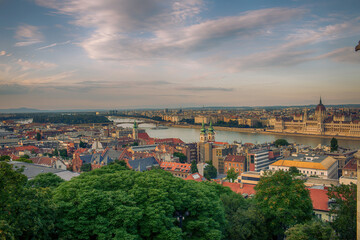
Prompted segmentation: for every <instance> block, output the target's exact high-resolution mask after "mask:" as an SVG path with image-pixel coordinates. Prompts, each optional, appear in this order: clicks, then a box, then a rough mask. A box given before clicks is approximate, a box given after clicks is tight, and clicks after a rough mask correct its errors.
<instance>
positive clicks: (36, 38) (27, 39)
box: [15, 24, 43, 47]
mask: <svg viewBox="0 0 360 240" xmlns="http://www.w3.org/2000/svg"><path fill="white" fill-rule="evenodd" d="M15 38H16V39H18V40H19V42H17V43H15V46H16V47H24V46H29V45H32V44H36V43H41V42H42V41H43V35H42V33H41V32H40V30H39V28H38V27H36V26H32V25H28V24H24V25H21V26H19V27H18V28H17V29H16V33H15Z"/></svg>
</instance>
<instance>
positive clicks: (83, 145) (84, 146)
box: [79, 140, 87, 148]
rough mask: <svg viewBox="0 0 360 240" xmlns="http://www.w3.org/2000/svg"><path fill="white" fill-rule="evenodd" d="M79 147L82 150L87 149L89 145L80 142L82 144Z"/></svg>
mask: <svg viewBox="0 0 360 240" xmlns="http://www.w3.org/2000/svg"><path fill="white" fill-rule="evenodd" d="M79 147H80V148H86V147H87V144H86V143H85V142H83V141H81V140H80V144H79Z"/></svg>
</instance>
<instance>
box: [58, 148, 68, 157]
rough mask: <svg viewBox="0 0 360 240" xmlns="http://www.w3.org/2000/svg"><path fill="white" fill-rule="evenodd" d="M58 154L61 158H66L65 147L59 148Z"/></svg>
mask: <svg viewBox="0 0 360 240" xmlns="http://www.w3.org/2000/svg"><path fill="white" fill-rule="evenodd" d="M59 155H60V156H61V157H63V158H67V157H68V155H67V150H66V149H60V150H59Z"/></svg>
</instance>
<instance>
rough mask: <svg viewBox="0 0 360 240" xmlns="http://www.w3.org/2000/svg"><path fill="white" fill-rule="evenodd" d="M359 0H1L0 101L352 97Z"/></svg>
mask: <svg viewBox="0 0 360 240" xmlns="http://www.w3.org/2000/svg"><path fill="white" fill-rule="evenodd" d="M359 9H360V2H359V1H355V0H346V1H334V0H330V1H329V0H327V1H325V0H322V1H276V3H274V2H273V1H205V0H204V1H202V0H184V1H173V0H172V1H170V0H169V1H159V0H147V1H144V0H142V1H140V0H122V1H115V0H104V1H88V0H72V1H70V0H65V1H56V0H11V1H10V0H0V36H1V38H0V108H20V107H29V108H38V109H55V110H56V109H110V108H114V109H116V108H122V109H126V108H140V107H159V108H161V107H192V106H203V105H205V106H258V105H261V106H264V105H302V104H304V105H306V104H316V103H317V101H318V99H319V96H320V95H321V96H322V97H323V100H324V104H355V103H360V96H359V94H358V90H359V89H360V81H359V76H360V68H359V63H360V55H359V53H358V52H355V51H354V47H355V45H356V44H357V43H358V41H359V40H360V17H359V11H358V10H359Z"/></svg>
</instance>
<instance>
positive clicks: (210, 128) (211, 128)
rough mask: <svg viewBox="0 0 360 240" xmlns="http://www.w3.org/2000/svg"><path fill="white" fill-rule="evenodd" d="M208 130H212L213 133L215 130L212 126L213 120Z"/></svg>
mask: <svg viewBox="0 0 360 240" xmlns="http://www.w3.org/2000/svg"><path fill="white" fill-rule="evenodd" d="M208 131H209V132H210V133H213V132H214V128H213V127H212V122H211V121H210V126H209V128H208Z"/></svg>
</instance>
